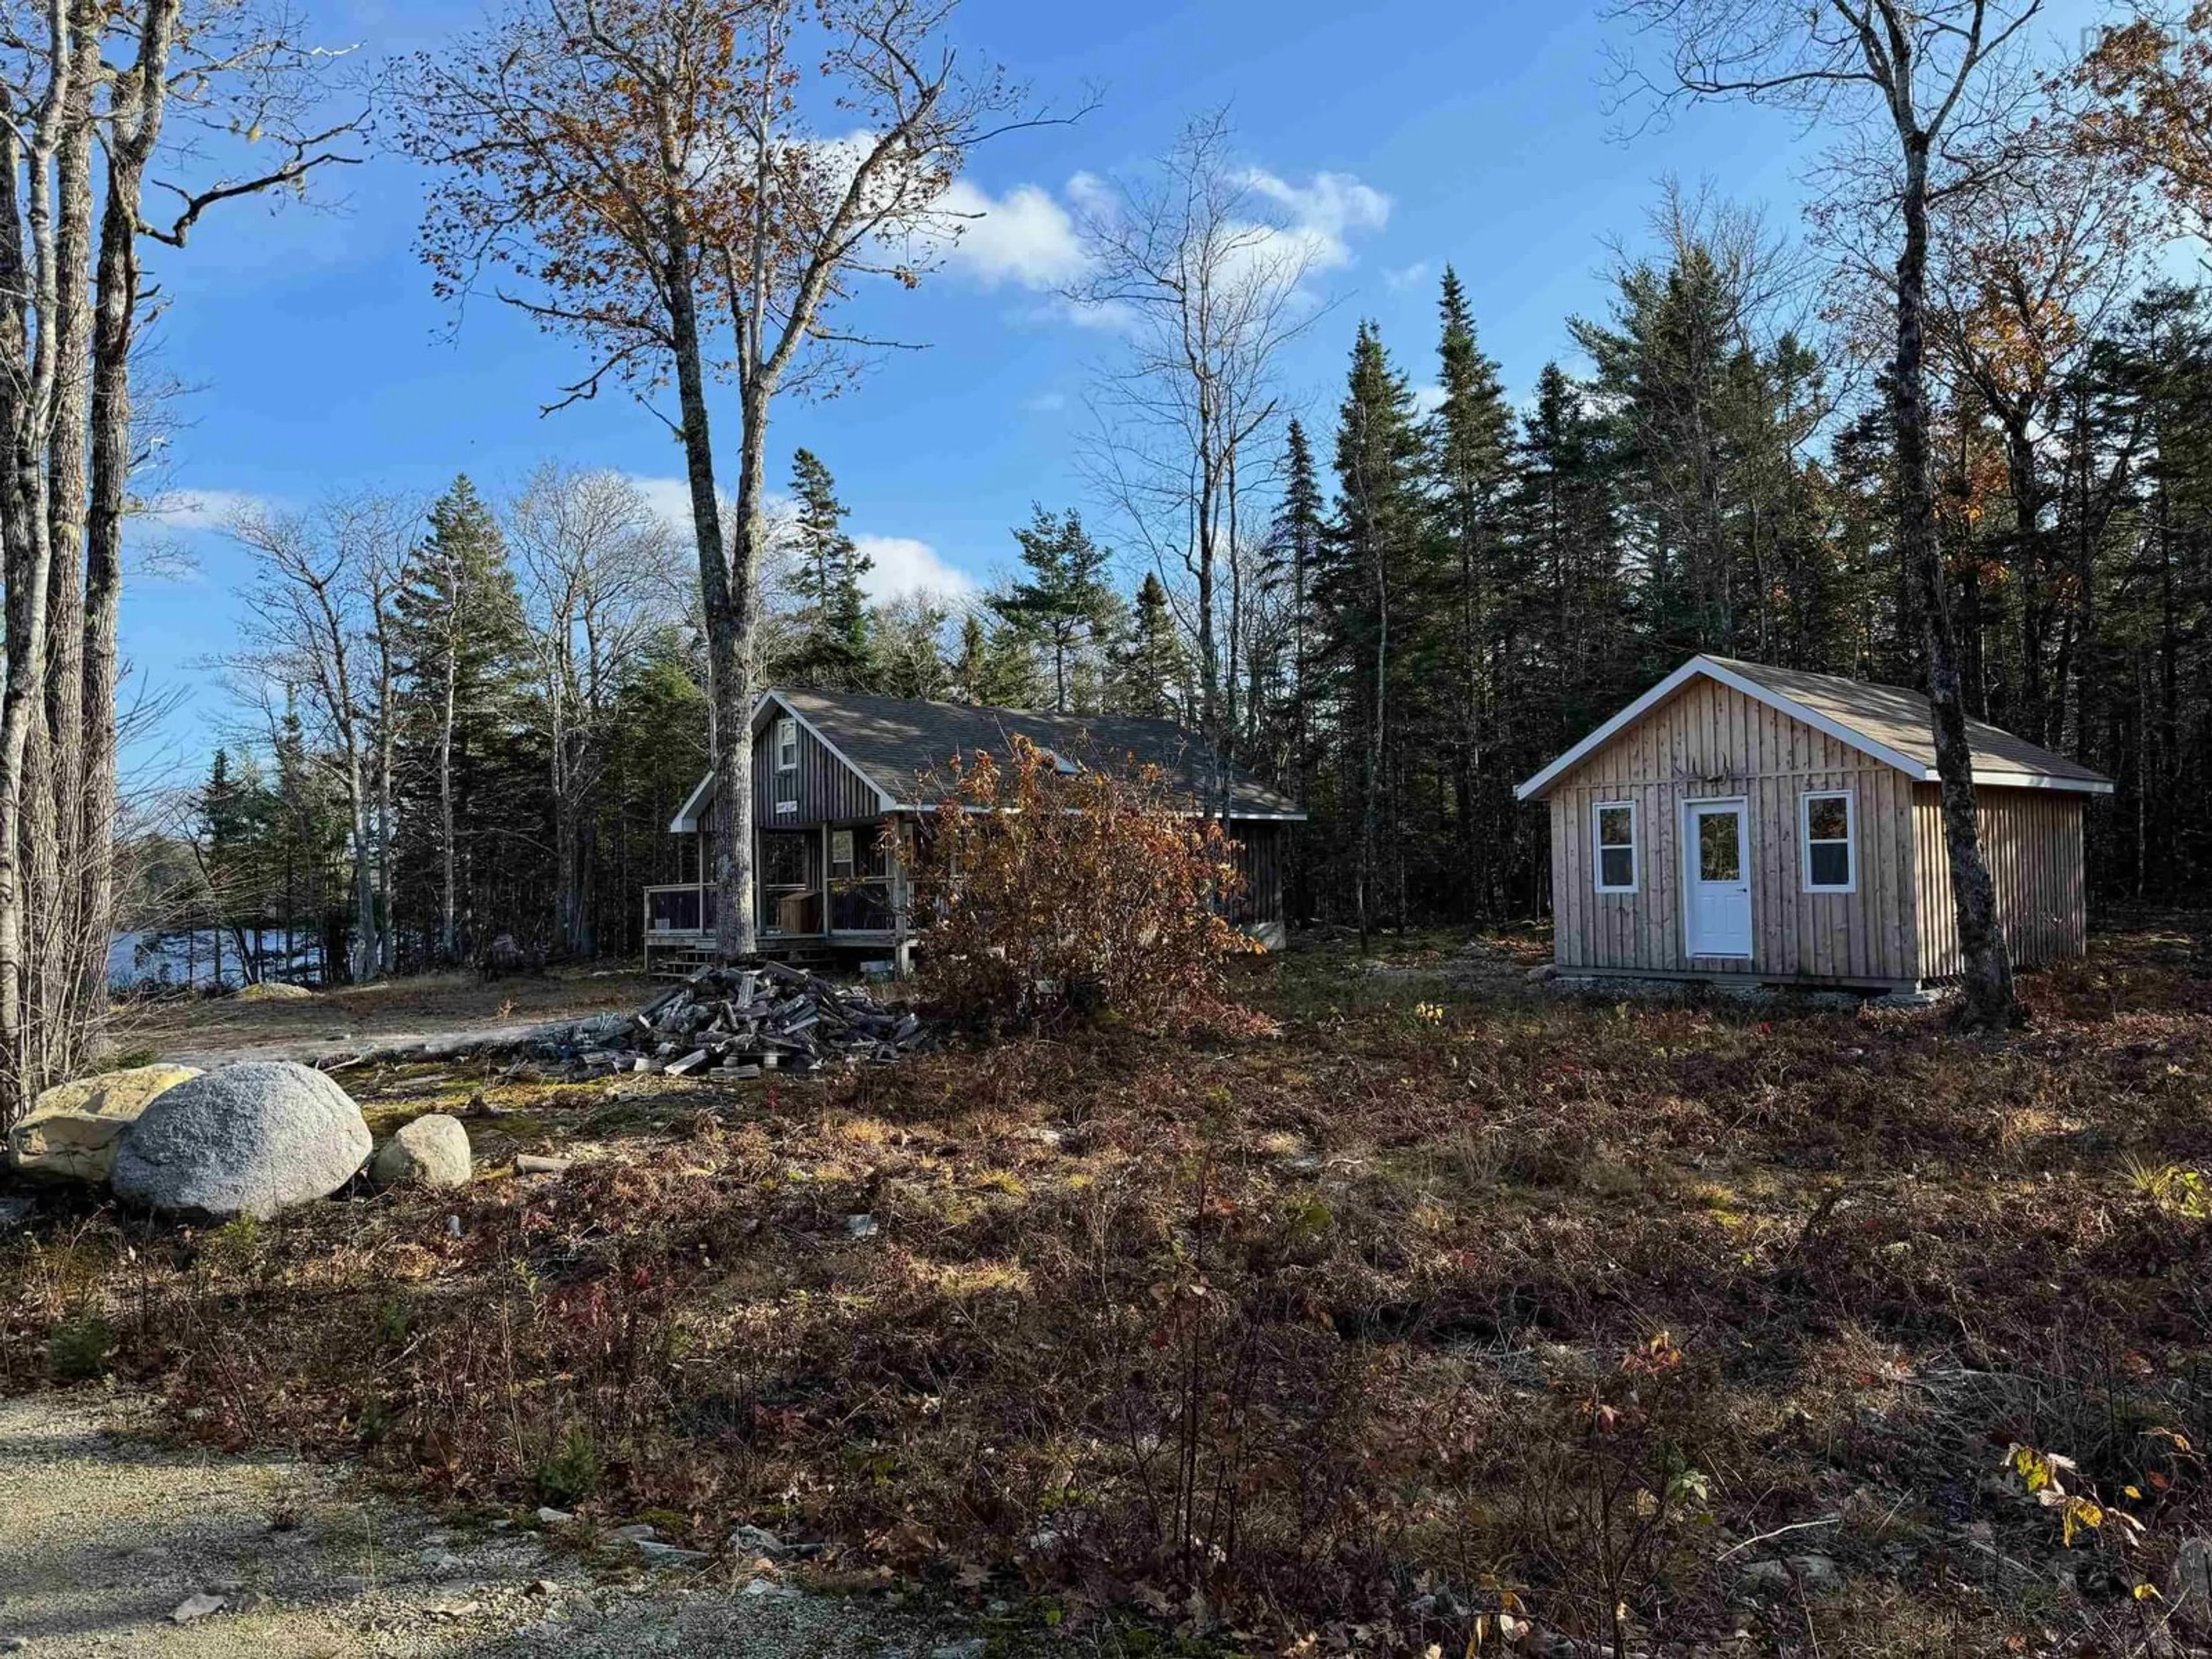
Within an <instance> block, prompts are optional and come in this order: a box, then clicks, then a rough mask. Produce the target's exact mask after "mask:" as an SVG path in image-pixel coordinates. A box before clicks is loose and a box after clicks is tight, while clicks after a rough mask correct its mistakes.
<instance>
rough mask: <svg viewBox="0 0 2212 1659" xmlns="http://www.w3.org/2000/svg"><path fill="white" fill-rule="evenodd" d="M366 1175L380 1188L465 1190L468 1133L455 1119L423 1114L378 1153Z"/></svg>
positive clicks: (441, 1113) (466, 1183) (434, 1113)
mask: <svg viewBox="0 0 2212 1659" xmlns="http://www.w3.org/2000/svg"><path fill="white" fill-rule="evenodd" d="M369 1175H370V1176H372V1177H373V1178H374V1181H375V1182H376V1184H377V1185H378V1186H380V1187H399V1186H416V1187H435V1188H448V1187H465V1186H467V1185H468V1184H469V1132H468V1131H467V1130H466V1129H465V1128H463V1127H461V1121H460V1119H459V1118H457V1117H448V1116H447V1115H445V1114H444V1113H443V1112H426V1113H424V1114H423V1115H422V1116H421V1117H418V1118H416V1119H415V1120H414V1121H412V1122H410V1123H408V1124H405V1125H404V1126H402V1127H401V1128H400V1130H399V1132H398V1133H397V1134H395V1135H393V1136H392V1139H389V1140H387V1141H386V1142H385V1143H384V1145H383V1146H380V1147H379V1148H378V1149H377V1153H376V1161H375V1162H374V1164H371V1165H370V1166H369Z"/></svg>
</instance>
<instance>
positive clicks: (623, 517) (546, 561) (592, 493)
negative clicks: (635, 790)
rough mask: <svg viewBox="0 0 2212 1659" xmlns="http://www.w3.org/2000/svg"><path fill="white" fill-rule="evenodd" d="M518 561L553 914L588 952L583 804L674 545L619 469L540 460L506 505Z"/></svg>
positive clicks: (648, 630)
mask: <svg viewBox="0 0 2212 1659" xmlns="http://www.w3.org/2000/svg"><path fill="white" fill-rule="evenodd" d="M506 520H507V545H508V547H509V548H510V549H511V550H513V555H514V557H515V562H516V563H517V565H518V566H519V574H520V588H521V594H522V611H523V622H524V627H525V638H524V647H525V650H526V653H527V657H528V660H529V663H530V668H531V677H532V682H533V684H532V688H531V689H532V696H531V700H530V702H531V707H532V710H533V712H534V714H535V717H536V719H537V720H538V726H539V735H540V736H541V737H543V738H544V740H545V747H546V756H547V763H548V765H549V767H550V784H551V793H552V803H553V829H554V864H555V881H556V889H555V893H554V915H555V924H556V929H557V932H558V936H559V939H560V942H561V944H562V946H563V947H564V948H566V949H567V950H568V951H570V952H572V953H573V954H574V955H576V956H580V957H590V956H595V955H597V954H598V946H599V941H598V939H597V937H596V935H595V933H594V928H593V916H594V914H595V911H594V907H593V904H592V892H591V872H592V870H593V869H594V868H595V867H596V860H595V859H594V857H593V855H592V846H591V839H590V829H589V826H590V811H589V809H590V806H591V803H592V796H593V792H594V791H595V790H596V789H597V787H598V786H599V779H600V775H601V772H602V770H603V769H604V764H605V740H606V736H607V731H606V728H607V724H608V722H609V720H611V718H612V717H613V715H614V713H615V708H616V697H617V693H618V692H619V691H620V690H621V687H622V684H623V677H624V676H625V674H626V673H627V672H628V671H629V669H630V667H631V666H632V665H634V664H635V662H636V660H637V659H638V656H639V653H641V651H642V650H643V649H644V647H645V646H646V645H647V642H648V641H650V640H651V638H652V637H653V634H654V633H655V632H656V631H657V630H659V629H662V628H664V627H666V626H667V625H669V624H670V623H672V622H674V621H675V620H676V619H677V618H678V617H679V616H680V615H681V612H680V611H678V609H677V608H676V606H675V603H674V600H675V595H676V593H677V592H678V586H677V583H676V582H675V581H674V580H671V576H672V574H675V573H676V572H677V571H678V569H679V568H680V566H679V564H678V561H679V559H680V556H681V549H680V546H679V545H678V543H677V542H676V540H675V539H674V538H673V537H672V535H671V532H670V530H669V527H668V525H667V523H666V521H665V520H663V519H662V518H661V517H660V516H659V514H658V513H655V512H654V511H653V507H652V505H651V503H649V502H648V501H647V500H646V498H645V495H644V494H643V493H642V492H641V490H640V489H638V488H637V486H636V485H635V484H634V483H631V482H630V481H629V479H627V478H625V477H623V476H622V475H621V474H620V473H618V472H611V471H573V470H571V469H568V468H565V467H562V466H559V465H552V464H548V465H544V466H541V467H539V468H538V470H537V471H535V472H533V473H532V474H531V476H530V478H529V480H528V481H527V483H525V484H524V486H523V488H522V490H521V491H520V494H518V495H516V496H515V498H514V500H513V501H512V502H511V503H510V504H509V506H508V507H507V514H506Z"/></svg>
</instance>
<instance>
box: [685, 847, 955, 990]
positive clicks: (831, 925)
mask: <svg viewBox="0 0 2212 1659" xmlns="http://www.w3.org/2000/svg"><path fill="white" fill-rule="evenodd" d="M754 836H755V844H756V848H757V851H756V854H755V857H754V861H753V886H754V892H755V903H756V906H757V910H756V914H755V916H754V927H755V933H756V937H757V940H758V942H759V946H760V951H761V954H762V955H763V956H769V957H777V958H779V959H781V960H784V961H808V962H816V963H827V962H829V961H831V960H834V959H835V958H836V957H837V956H839V955H841V954H845V953H854V952H861V951H866V952H871V953H874V954H877V955H882V956H888V957H890V958H891V959H892V960H893V961H894V962H896V963H897V964H898V967H899V971H900V972H901V973H904V972H905V971H907V969H908V967H909V965H910V959H911V958H910V953H911V950H912V944H913V939H912V935H911V933H910V932H909V929H908V909H909V900H908V888H907V881H906V872H905V868H904V864H903V860H901V859H900V857H899V856H898V852H897V848H896V847H895V846H893V845H891V844H890V843H889V842H886V839H885V837H884V825H883V821H882V820H881V819H872V820H868V821H866V822H856V823H824V824H817V825H813V826H811V827H810V828H807V829H768V828H765V827H763V828H762V829H757V830H755V831H754ZM696 840H697V842H698V847H697V857H696V860H692V861H691V862H692V867H693V868H694V869H695V870H696V871H697V872H699V873H698V875H697V876H696V878H694V879H693V880H690V881H688V882H671V883H666V884H661V885H658V886H652V887H647V889H646V890H645V894H644V902H645V966H646V971H647V973H649V974H656V975H665V976H672V977H681V976H682V975H686V974H689V973H690V972H692V971H693V970H694V969H698V968H701V967H704V966H706V965H708V963H713V962H714V961H715V960H717V959H718V958H717V957H716V953H715V949H714V926H715V921H716V899H717V893H716V890H715V887H714V882H713V880H712V878H710V877H709V875H708V871H709V870H710V869H711V867H712V860H711V857H710V856H709V855H708V850H707V838H706V835H705V833H704V832H703V831H701V832H696Z"/></svg>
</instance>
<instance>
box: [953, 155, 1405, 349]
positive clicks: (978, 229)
mask: <svg viewBox="0 0 2212 1659" xmlns="http://www.w3.org/2000/svg"><path fill="white" fill-rule="evenodd" d="M1243 182H1244V184H1245V185H1246V187H1247V188H1248V189H1249V190H1250V191H1251V192H1252V195H1253V196H1254V197H1255V198H1257V201H1258V202H1264V203H1266V204H1267V208H1268V209H1269V210H1271V211H1267V219H1268V220H1269V221H1270V222H1269V223H1268V224H1267V225H1266V226H1265V227H1263V228H1264V229H1265V230H1266V231H1267V233H1268V234H1267V238H1266V239H1265V240H1264V241H1262V242H1260V243H1256V244H1255V246H1253V247H1252V248H1251V249H1250V250H1249V252H1250V256H1251V257H1253V258H1265V257H1267V254H1266V250H1267V248H1268V247H1271V246H1275V245H1276V239H1278V238H1279V239H1282V240H1283V241H1286V242H1288V243H1290V244H1291V245H1292V246H1293V247H1294V249H1295V252H1296V257H1297V260H1298V261H1299V263H1300V264H1302V265H1303V266H1304V268H1305V269H1306V270H1311V271H1320V270H1334V269H1336V268H1337V267H1339V266H1342V265H1346V264H1350V263H1351V262H1352V242H1353V240H1355V239H1356V238H1358V237H1359V236H1362V235H1364V234H1368V233H1370V232H1373V231H1377V230H1380V229H1382V228H1383V226H1384V225H1386V224H1387V223H1388V222H1389V218H1390V198H1389V197H1388V196H1386V195H1384V194H1383V192H1382V191H1379V190H1376V188H1375V187H1374V186H1373V185H1368V184H1364V183H1362V182H1361V181H1360V180H1359V179H1358V178H1356V177H1354V176H1353V175H1352V174H1351V173H1314V174H1312V175H1311V176H1310V177H1309V178H1307V179H1304V180H1303V181H1298V180H1294V179H1285V178H1284V177H1282V176H1281V175H1280V174H1279V173H1272V172H1269V171H1268V170H1267V168H1265V167H1253V168H1250V169H1249V170H1247V171H1246V173H1244V175H1243ZM1255 205H1256V204H1255ZM939 206H941V207H942V208H944V209H945V211H946V212H948V213H950V214H952V215H956V216H959V217H960V218H961V220H962V225H961V229H960V233H959V235H958V237H957V240H953V239H949V238H948V239H946V240H944V241H942V242H941V243H940V244H939V247H940V251H941V252H943V254H944V256H945V264H947V266H948V267H950V268H951V269H952V270H957V271H963V272H965V273H966V274H967V275H968V276H969V277H970V278H971V279H973V280H974V281H975V282H977V283H980V284H981V285H982V286H983V287H986V288H1000V287H1006V286H1012V287H1016V288H1021V289H1028V290H1030V292H1031V293H1051V292H1053V291H1054V290H1056V289H1064V288H1066V286H1067V285H1068V284H1069V283H1073V282H1074V281H1075V280H1076V279H1078V278H1079V277H1080V276H1082V275H1083V273H1084V270H1085V266H1086V264H1087V260H1086V257H1085V251H1084V246H1083V239H1082V236H1081V235H1080V234H1079V232H1078V230H1077V228H1076V218H1077V216H1078V215H1085V216H1091V217H1095V218H1099V219H1109V218H1111V217H1113V216H1115V214H1117V213H1118V212H1120V211H1121V209H1122V204H1121V197H1120V195H1119V193H1118V192H1117V191H1116V190H1115V186H1114V185H1113V184H1112V183H1111V182H1110V181H1109V180H1108V179H1103V178H1101V177H1100V176H1099V175H1097V173H1075V174H1074V175H1073V176H1072V177H1071V178H1070V179H1068V181H1067V183H1066V185H1065V186H1063V187H1062V189H1061V190H1060V192H1059V194H1058V195H1056V196H1055V195H1054V193H1053V192H1052V191H1048V190H1047V189H1045V188H1043V187H1042V186H1041V185H1015V186H1014V187H1013V188H1012V190H1009V191H1006V194H1005V195H1003V196H1000V197H993V196H992V195H991V194H990V193H989V192H988V191H985V190H984V189H982V188H981V186H980V185H975V184H974V183H972V182H970V181H969V180H968V179H959V180H957V181H956V182H955V183H954V184H953V185H952V187H951V189H950V190H948V191H946V192H945V195H944V196H943V197H941V198H940V200H939ZM1428 270H1429V267H1428V265H1427V264H1426V263H1425V262H1424V263H1421V264H1415V265H1411V266H1408V267H1407V268H1406V269H1405V270H1402V271H1400V272H1395V273H1393V274H1392V276H1391V277H1390V280H1391V282H1392V283H1393V285H1394V286H1395V285H1397V284H1399V283H1401V282H1402V283H1407V284H1410V283H1414V282H1418V281H1419V280H1421V279H1422V278H1424V277H1425V276H1427V274H1428ZM1038 315H1039V318H1040V319H1052V320H1055V321H1062V322H1074V323H1078V324H1080V325H1085V326H1091V327H1100V328H1108V329H1111V328H1115V327H1118V326H1121V325H1123V324H1124V323H1125V322H1126V317H1125V316H1124V315H1123V314H1122V313H1121V308H1119V307H1113V306H1091V305H1059V304H1054V305H1049V306H1047V307H1043V308H1042V310H1041V311H1040V312H1039V313H1038Z"/></svg>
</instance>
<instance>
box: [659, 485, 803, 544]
mask: <svg viewBox="0 0 2212 1659" xmlns="http://www.w3.org/2000/svg"><path fill="white" fill-rule="evenodd" d="M627 476H628V477H629V482H630V483H631V484H632V485H633V486H634V487H635V489H636V490H637V492H638V494H640V495H642V496H644V497H645V504H646V505H647V507H651V508H652V509H653V513H654V515H655V516H656V517H658V518H659V520H661V521H662V522H663V523H665V524H666V525H667V526H668V527H669V528H670V529H671V530H673V531H675V532H677V533H678V535H680V536H682V537H683V538H684V541H685V543H686V544H689V543H690V540H691V538H692V536H693V535H694V533H695V532H694V530H693V528H692V523H691V483H690V479H688V478H669V477H656V476H654V475H653V474H651V473H646V472H632V473H629V474H628V475H627ZM795 506H796V503H794V502H793V501H792V499H791V497H790V496H788V495H785V494H784V493H783V492H782V491H781V490H775V489H771V490H770V491H769V493H768V496H767V499H766V500H765V501H763V502H762V503H761V510H762V511H763V513H766V514H767V516H768V520H769V526H770V528H771V530H773V528H774V526H776V525H778V524H779V523H781V521H782V520H786V519H788V518H789V517H790V516H791V514H792V513H793V510H794V508H795ZM731 511H732V502H731V499H730V497H729V496H728V495H724V496H723V497H722V513H723V519H722V530H723V532H724V534H727V533H728V532H729V528H730V524H729V516H728V515H729V513H730V512H731Z"/></svg>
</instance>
